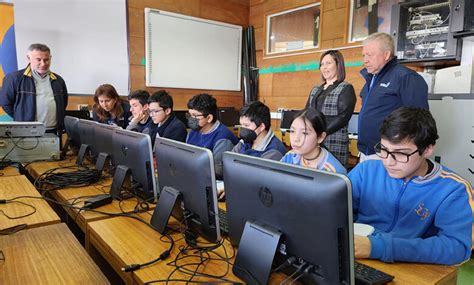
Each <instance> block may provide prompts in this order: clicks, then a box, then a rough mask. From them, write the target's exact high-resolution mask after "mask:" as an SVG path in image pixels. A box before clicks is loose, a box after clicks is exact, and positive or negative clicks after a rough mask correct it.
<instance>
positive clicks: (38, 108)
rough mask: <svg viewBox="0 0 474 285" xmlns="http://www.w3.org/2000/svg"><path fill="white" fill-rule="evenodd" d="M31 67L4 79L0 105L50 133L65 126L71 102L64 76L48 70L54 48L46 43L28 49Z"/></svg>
mask: <svg viewBox="0 0 474 285" xmlns="http://www.w3.org/2000/svg"><path fill="white" fill-rule="evenodd" d="M27 59H28V62H29V64H28V66H27V67H26V68H25V69H22V70H19V71H15V72H12V73H9V74H7V75H6V76H5V78H4V79H3V85H2V90H1V91H0V105H1V106H2V107H3V110H4V111H5V112H6V113H7V114H8V115H10V117H12V118H13V120H15V121H39V122H42V123H44V125H45V127H46V131H47V132H51V133H56V132H57V131H61V130H63V129H64V116H65V111H66V106H67V101H68V93H67V88H66V83H65V82H64V80H63V78H62V77H61V76H59V75H58V74H56V73H53V72H51V71H50V70H49V67H50V65H51V51H50V49H49V47H47V46H46V45H44V44H32V45H30V47H29V48H28V55H27Z"/></svg>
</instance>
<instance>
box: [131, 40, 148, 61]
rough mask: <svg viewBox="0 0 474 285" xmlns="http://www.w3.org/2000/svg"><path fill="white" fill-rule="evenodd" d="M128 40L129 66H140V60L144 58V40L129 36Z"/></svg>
mask: <svg viewBox="0 0 474 285" xmlns="http://www.w3.org/2000/svg"><path fill="white" fill-rule="evenodd" d="M128 40H129V41H128V42H129V48H130V52H129V54H130V64H131V65H132V64H134V65H142V59H144V58H145V38H144V37H132V36H130V37H129V38H128Z"/></svg>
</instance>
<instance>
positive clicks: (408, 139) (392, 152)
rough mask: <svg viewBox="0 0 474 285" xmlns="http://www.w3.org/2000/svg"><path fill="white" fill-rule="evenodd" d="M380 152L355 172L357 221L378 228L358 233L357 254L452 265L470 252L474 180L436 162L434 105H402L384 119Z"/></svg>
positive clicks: (464, 258) (353, 176) (356, 237)
mask: <svg viewBox="0 0 474 285" xmlns="http://www.w3.org/2000/svg"><path fill="white" fill-rule="evenodd" d="M380 133H381V140H380V142H379V143H378V144H377V145H376V146H375V153H376V154H377V156H379V157H380V159H377V160H368V161H364V162H362V163H360V164H358V165H357V166H356V167H355V168H354V169H353V170H352V171H351V172H350V173H349V178H350V180H351V182H352V197H353V198H352V200H353V202H352V205H353V212H354V221H355V222H358V223H364V224H370V225H372V226H373V227H374V228H375V231H374V233H372V234H371V235H369V236H368V237H362V236H355V237H354V247H355V256H356V258H374V259H380V260H382V261H385V262H393V261H408V262H424V263H437V264H446V265H453V264H457V263H460V262H463V261H465V260H467V259H468V258H469V257H470V255H471V243H472V221H473V213H472V210H471V207H470V206H469V204H470V203H471V204H472V203H473V200H472V189H471V186H470V184H469V183H468V182H467V181H466V180H464V179H463V178H461V177H460V176H459V175H457V174H455V173H454V172H453V171H451V170H449V169H447V168H446V167H444V166H442V165H440V164H438V163H436V162H434V161H431V160H429V159H428V157H429V156H430V155H431V154H432V153H433V150H434V146H435V143H436V140H437V139H438V134H437V130H436V123H435V120H434V119H433V117H432V116H431V114H430V112H429V111H428V110H424V109H419V108H409V107H402V108H400V109H398V110H395V111H394V112H392V113H391V114H390V115H389V116H388V117H387V118H385V120H384V122H383V124H382V127H381V129H380Z"/></svg>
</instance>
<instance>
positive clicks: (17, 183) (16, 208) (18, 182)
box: [0, 175, 61, 229]
mask: <svg viewBox="0 0 474 285" xmlns="http://www.w3.org/2000/svg"><path fill="white" fill-rule="evenodd" d="M18 196H34V197H41V195H40V194H39V193H38V191H36V189H35V188H34V187H33V185H32V184H31V183H30V181H29V180H28V179H27V178H26V177H25V176H23V175H16V176H7V177H0V199H11V198H14V197H18ZM16 201H20V202H23V203H26V204H29V205H31V206H33V207H35V208H36V212H35V213H34V214H33V215H31V216H27V217H24V218H20V219H14V220H10V219H8V218H7V217H6V216H5V215H1V214H0V228H2V229H4V228H9V227H13V226H16V225H20V224H27V225H28V227H30V228H31V227H39V226H44V225H49V224H57V223H60V222H61V221H60V219H59V216H58V215H57V214H56V213H55V212H54V211H53V209H52V208H51V207H50V206H49V205H48V203H47V202H46V201H44V200H42V199H35V198H25V199H18V200H16ZM0 210H1V211H4V212H5V213H6V214H7V215H9V216H13V217H16V216H22V215H25V214H28V213H30V212H31V211H32V209H31V208H30V207H28V206H25V205H22V204H19V203H7V204H0Z"/></svg>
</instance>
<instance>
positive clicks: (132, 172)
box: [110, 128, 157, 201]
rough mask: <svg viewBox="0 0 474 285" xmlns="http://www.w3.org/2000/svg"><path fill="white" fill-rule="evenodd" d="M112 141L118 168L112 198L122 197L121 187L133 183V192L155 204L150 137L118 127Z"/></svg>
mask: <svg viewBox="0 0 474 285" xmlns="http://www.w3.org/2000/svg"><path fill="white" fill-rule="evenodd" d="M112 141H113V143H112V157H113V159H114V163H115V166H116V168H115V174H114V178H113V181H112V186H111V189H110V191H111V195H112V196H114V197H118V196H120V193H121V192H122V186H123V185H125V184H127V182H131V187H132V188H133V191H135V192H136V193H137V194H138V195H140V196H143V198H145V199H147V200H152V201H156V199H157V192H156V181H155V167H154V163H153V151H152V149H151V139H150V136H149V135H147V134H142V133H138V132H132V131H127V130H123V129H119V128H118V129H115V130H114V133H113V135H112Z"/></svg>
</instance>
